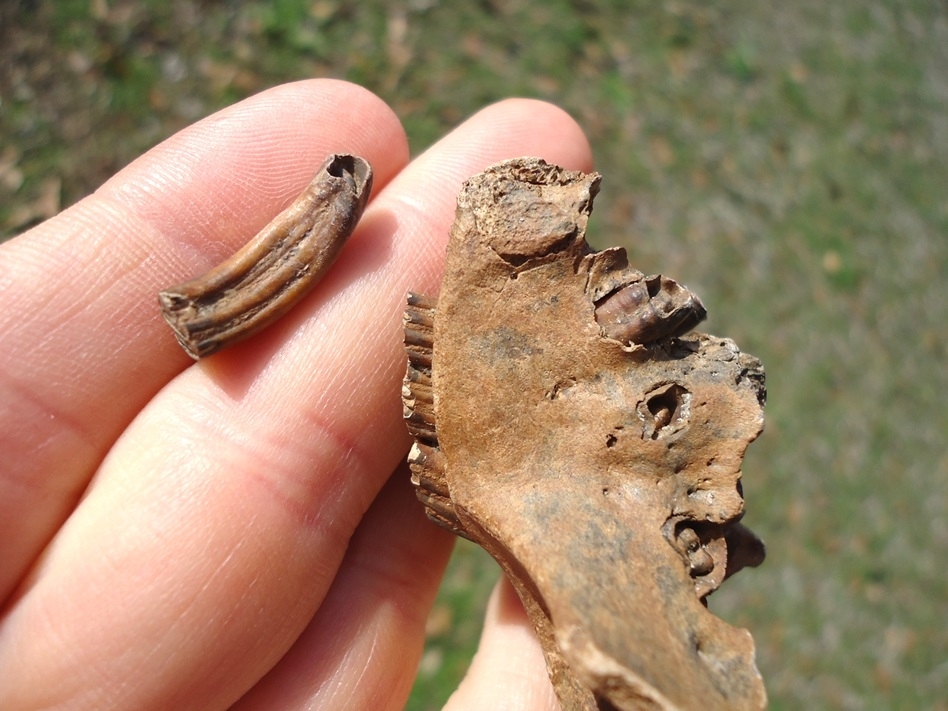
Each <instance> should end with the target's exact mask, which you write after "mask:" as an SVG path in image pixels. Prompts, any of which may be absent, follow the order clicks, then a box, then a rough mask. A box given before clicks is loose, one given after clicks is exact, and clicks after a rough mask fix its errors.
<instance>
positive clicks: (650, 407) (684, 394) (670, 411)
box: [643, 383, 691, 439]
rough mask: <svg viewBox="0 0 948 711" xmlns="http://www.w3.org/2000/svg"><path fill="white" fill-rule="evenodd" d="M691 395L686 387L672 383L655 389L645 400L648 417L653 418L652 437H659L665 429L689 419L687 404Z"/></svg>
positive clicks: (651, 423)
mask: <svg viewBox="0 0 948 711" xmlns="http://www.w3.org/2000/svg"><path fill="white" fill-rule="evenodd" d="M690 397H691V393H689V392H688V391H687V390H686V389H685V388H683V387H682V386H680V385H678V384H677V383H672V384H671V385H668V386H666V387H663V388H660V389H659V390H657V391H655V392H654V394H653V395H651V397H649V398H648V399H647V400H646V401H645V409H646V410H647V412H648V419H650V420H651V422H650V423H649V424H650V425H651V438H652V439H658V438H659V437H660V436H661V435H662V434H663V430H665V429H666V428H668V427H670V426H672V425H675V424H678V423H680V422H681V421H683V420H686V419H687V417H688V411H687V410H688V407H687V405H688V400H689V398H690ZM643 414H644V413H643Z"/></svg>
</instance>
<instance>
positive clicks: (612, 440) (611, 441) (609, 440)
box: [606, 434, 616, 447]
mask: <svg viewBox="0 0 948 711" xmlns="http://www.w3.org/2000/svg"><path fill="white" fill-rule="evenodd" d="M615 445H616V436H615V435H614V434H610V435H606V446H607V447H615Z"/></svg>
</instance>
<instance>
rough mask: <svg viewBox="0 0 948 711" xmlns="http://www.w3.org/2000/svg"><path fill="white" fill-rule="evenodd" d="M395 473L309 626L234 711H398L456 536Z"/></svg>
mask: <svg viewBox="0 0 948 711" xmlns="http://www.w3.org/2000/svg"><path fill="white" fill-rule="evenodd" d="M409 477H410V474H409V472H408V470H407V467H405V466H402V467H399V468H398V469H397V470H396V472H395V476H394V477H393V479H391V480H390V481H389V482H388V484H387V485H386V486H385V488H384V489H383V490H382V492H381V493H380V494H379V497H378V499H376V501H375V503H374V504H373V505H372V508H370V509H369V511H368V513H367V515H366V517H365V519H364V520H363V522H362V523H361V524H360V526H359V529H358V530H357V531H356V533H355V535H354V536H353V539H352V542H351V543H350V544H349V549H348V550H347V551H346V557H345V559H344V560H343V562H342V565H341V566H340V569H339V573H338V575H337V576H336V579H335V581H333V584H332V587H331V588H330V589H329V592H328V594H327V595H326V599H325V601H324V602H323V604H322V606H321V607H320V608H319V611H318V612H317V613H316V616H315V617H314V618H313V620H312V622H310V624H309V625H308V626H307V628H306V630H305V631H304V632H303V634H302V635H301V636H300V638H299V639H298V640H297V641H296V643H295V644H294V645H293V648H292V649H290V651H289V652H288V653H287V654H286V656H285V657H283V659H281V660H280V662H279V663H278V664H277V666H276V667H275V668H274V669H273V670H272V671H271V672H270V673H269V674H267V676H265V677H264V678H263V679H262V680H261V682H260V683H259V684H257V685H256V686H255V687H254V688H253V689H252V690H251V691H250V693H249V694H247V695H246V696H245V697H244V698H242V699H241V700H240V702H239V703H238V704H237V705H236V706H235V707H234V711H251V710H253V709H261V710H266V711H276V710H277V709H301V708H312V709H338V710H339V711H344V710H345V709H374V710H378V711H384V710H385V709H401V708H404V705H405V701H406V700H407V698H408V694H409V692H410V691H411V685H412V681H413V679H414V677H415V673H416V671H417V668H418V660H419V659H420V657H421V652H422V650H423V648H424V637H425V634H424V629H425V620H426V619H427V616H428V612H429V609H430V607H431V604H432V602H433V601H434V596H435V593H436V592H437V588H438V583H439V582H440V580H441V576H442V574H443V572H444V567H445V565H446V564H447V560H448V556H449V554H450V551H451V546H452V544H453V538H454V537H453V536H452V535H451V534H449V533H447V532H446V531H444V530H443V529H440V528H438V527H437V526H435V525H434V524H432V523H431V522H430V521H428V520H427V518H426V517H425V515H424V513H423V508H422V506H421V504H420V503H419V502H418V500H417V498H416V497H415V494H414V491H412V487H411V484H410V482H409Z"/></svg>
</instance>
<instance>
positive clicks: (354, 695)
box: [0, 80, 591, 710]
mask: <svg viewBox="0 0 948 711" xmlns="http://www.w3.org/2000/svg"><path fill="white" fill-rule="evenodd" d="M333 152H347V153H354V154H357V155H360V156H364V157H365V158H367V159H368V160H369V161H370V162H371V164H372V166H373V169H374V171H375V176H376V179H375V188H374V194H373V197H372V200H371V202H370V204H369V206H368V208H367V210H366V212H365V215H364V217H363V220H362V222H361V223H360V225H359V228H358V230H357V232H356V234H355V235H354V236H353V237H352V238H351V240H350V242H349V244H348V245H347V246H346V248H345V249H344V251H343V254H342V255H341V257H340V258H339V261H338V262H337V263H336V264H335V265H334V267H333V268H332V270H331V271H330V273H329V275H328V276H327V278H326V279H325V280H324V281H323V282H322V283H320V284H319V285H318V286H317V287H316V289H315V290H314V291H313V292H311V293H310V295H309V296H308V297H307V298H306V299H304V301H302V302H301V303H300V304H299V305H298V306H297V308H295V309H294V310H293V311H292V312H291V313H290V314H288V315H287V316H286V317H284V319H283V320H281V321H280V322H279V323H278V324H276V325H275V326H273V327H271V328H270V329H269V330H267V331H265V332H263V333H261V334H259V335H258V336H256V337H254V338H252V339H250V340H248V341H246V342H244V343H241V344H238V345H236V346H234V347H233V348H232V349H229V350H227V351H224V352H221V353H219V354H217V355H215V356H212V357H211V358H209V359H207V361H206V362H201V363H198V364H196V365H194V364H192V361H191V359H190V358H189V357H188V356H187V355H186V354H185V353H184V352H183V351H181V349H180V348H179V347H178V345H177V343H176V342H175V340H174V338H173V337H172V334H171V332H170V331H169V330H168V328H167V326H166V325H165V324H164V322H163V321H162V319H161V317H160V315H159V313H158V310H157V307H156V305H155V304H156V294H157V293H158V291H159V290H160V289H161V288H163V287H165V286H167V285H168V284H173V283H177V282H179V281H181V280H183V279H185V278H188V277H189V276H191V275H194V274H198V273H202V272H203V271H205V270H206V269H208V268H209V267H211V266H212V265H214V264H217V263H219V262H220V261H222V259H224V258H225V257H226V256H228V255H229V254H232V253H233V252H234V251H235V250H236V249H237V248H239V247H240V246H241V245H242V244H243V243H245V242H246V241H247V239H248V238H249V237H250V236H252V235H253V234H254V233H255V232H256V231H257V230H259V229H260V228H261V227H262V226H263V225H264V224H266V222H267V221H268V220H269V219H271V218H272V216H273V215H274V214H276V212H278V211H279V210H280V209H281V208H282V207H283V206H285V205H286V204H288V202H289V201H290V200H291V199H292V198H293V197H294V196H295V195H297V194H299V192H300V191H301V190H302V188H303V187H304V186H305V185H306V183H307V182H308V181H309V180H310V179H311V178H312V175H313V172H314V170H315V169H316V168H317V167H318V166H319V165H320V164H321V163H322V161H323V160H324V158H325V157H326V155H328V154H330V153H333ZM525 154H526V155H540V156H543V157H545V158H546V159H547V160H550V161H551V162H556V163H559V164H561V165H565V166H568V167H571V168H574V169H583V170H588V169H590V167H591V166H590V160H591V159H590V153H589V147H588V144H587V142H586V139H585V138H584V136H583V134H582V132H581V130H580V129H579V128H578V126H577V125H576V124H575V122H574V121H573V120H572V119H570V118H569V117H568V116H567V115H566V114H565V113H563V112H562V111H560V110H559V109H557V108H555V107H553V106H550V105H548V104H544V103H541V102H535V101H524V100H511V101H506V102H503V103H500V104H497V105H494V106H491V107H489V108H487V109H485V110H483V111H481V112H480V113H478V114H476V115H475V116H473V117H472V118H470V119H469V120H468V121H466V122H465V123H464V124H462V125H461V126H459V127H458V128H457V129H456V130H454V131H453V132H451V133H450V134H449V135H448V136H446V137H445V138H444V139H443V140H442V141H440V142H439V143H437V144H436V145H434V146H433V147H431V148H430V149H429V150H428V151H426V152H425V153H423V154H421V155H420V156H418V158H416V159H415V160H413V161H409V160H408V146H407V142H406V139H405V135H404V132H403V129H402V127H401V125H400V124H399V121H398V120H397V118H396V117H395V116H394V114H393V113H392V111H391V110H390V109H389V108H388V107H387V106H385V105H384V103H382V102H381V101H380V100H379V99H378V98H377V97H375V96H373V95H371V94H370V93H368V92H367V91H365V90H363V89H361V88H359V87H356V86H353V85H350V84H346V83H343V82H336V81H328V80H315V81H305V82H300V83H296V84H290V85H285V86H281V87H278V88H275V89H272V90H270V91H267V92H264V93H262V94H260V95H258V96H255V97H253V98H251V99H249V100H247V101H244V102H242V103H240V104H238V105H236V106H234V107H231V108H230V109H227V110H225V111H222V112H221V113H219V114H216V115H214V116H212V117H210V118H209V119H206V120H205V121H202V122H200V123H198V124H196V125H195V126H192V127H190V128H188V129H186V130H184V131H182V132H181V133H179V134H177V135H176V136H174V137H173V138H171V139H169V140H168V141H166V142H165V143H163V144H161V145H159V146H158V147H156V148H155V149H154V150H152V151H150V152H149V153H147V154H146V155H144V156H143V157H142V158H140V159H139V160H138V161H136V162H134V163H133V164H131V165H130V166H129V167H128V168H126V169H125V170H123V171H122V172H121V173H120V174H118V175H116V176H115V177H114V178H113V179H112V180H110V181H109V182H108V183H106V184H105V185H104V186H103V187H102V188H101V189H100V190H99V191H98V192H96V193H95V194H94V195H93V196H91V197H89V198H87V199H86V200H83V201H82V202H80V203H79V204H77V205H76V206H74V207H72V208H70V209H69V210H66V211H65V212H64V213H62V214H61V215H59V216H58V217H56V218H53V219H52V220H50V221H48V222H47V223H44V224H42V225H40V226H39V227H37V228H35V229H33V230H31V231H30V232H28V233H26V234H24V235H23V236H21V237H19V238H16V239H14V240H12V241H10V242H8V243H6V244H4V245H3V246H2V247H0V290H2V301H0V303H2V305H3V306H2V308H3V312H2V314H3V315H2V317H0V451H2V452H3V453H4V457H3V462H2V469H0V540H3V547H2V551H0V555H2V558H0V591H2V595H3V597H4V598H5V599H6V603H5V606H4V608H3V617H2V620H0V707H2V708H3V709H28V708H39V707H42V708H69V709H84V708H95V709H101V708H122V709H124V708H128V709H168V708H175V709H188V708H194V709H223V708H228V707H234V708H240V709H252V708H261V709H289V708H300V707H302V706H304V705H307V706H308V707H311V708H332V709H385V708H392V709H400V708H402V707H403V705H404V702H405V699H406V697H407V695H408V693H409V690H410V688H411V685H412V682H413V679H414V675H415V671H416V668H417V663H418V659H419V656H420V654H421V650H422V647H423V642H424V624H425V619H426V616H427V613H428V609H429V607H430V605H431V601H432V599H433V597H434V594H435V591H436V588H437V585H438V583H439V580H440V577H441V574H442V572H443V569H444V566H445V563H446V560H447V557H448V555H449V553H450V550H451V537H450V535H449V534H447V533H445V532H443V531H441V530H440V529H438V528H437V527H435V526H434V525H432V524H430V523H429V522H428V521H427V520H426V519H425V518H424V515H423V512H422V509H421V507H420V506H419V505H418V503H417V502H416V501H415V500H414V497H413V495H412V494H411V491H410V484H409V477H408V473H407V469H406V468H404V467H402V466H400V464H399V463H400V462H402V461H403V459H404V456H405V453H406V451H407V449H408V444H409V441H408V435H407V432H406V431H405V427H404V424H403V422H402V421H401V414H402V413H401V405H400V402H399V392H400V387H399V381H400V378H401V376H402V373H403V371H404V352H403V350H402V346H401V335H400V331H401V322H400V313H401V310H402V308H403V305H404V295H405V293H406V292H407V291H408V290H409V288H412V289H418V290H425V291H428V292H431V293H435V292H436V291H437V287H438V284H439V280H440V275H441V268H442V262H443V255H444V245H445V240H446V237H447V234H448V230H449V227H450V224H451V221H452V219H453V216H454V209H455V198H456V195H457V192H458V189H459V187H460V184H461V182H462V181H463V180H464V179H465V178H467V177H468V176H470V175H471V174H473V173H475V172H477V171H479V170H481V169H483V168H484V167H485V166H487V165H489V164H491V163H494V162H496V161H498V160H501V159H504V158H508V157H511V156H518V155H525ZM393 472H394V476H392V477H391V479H390V475H392V473H393ZM386 482H388V483H386ZM502 705H503V706H502ZM448 706H449V708H451V709H467V708H471V709H482V708H501V707H503V708H507V709H537V710H540V709H555V708H556V707H557V705H556V701H555V698H554V695H553V692H552V689H551V686H550V683H549V681H548V679H547V675H546V670H545V668H544V663H543V659H542V654H541V652H540V649H539V647H538V645H537V642H536V640H535V639H534V637H533V635H532V633H531V632H530V629H529V625H528V624H527V622H526V620H525V618H524V615H523V612H522V609H521V608H520V607H519V605H518V603H517V602H516V598H515V597H514V596H512V595H511V593H510V591H509V589H508V588H506V587H504V586H501V587H499V588H498V590H497V592H496V593H495V596H494V598H493V601H492V603H491V607H490V610H489V612H488V616H487V621H486V625H485V631H484V636H483V638H482V642H481V646H480V650H479V652H478V655H477V658H476V659H475V662H474V664H473V665H472V667H471V671H470V672H469V674H468V676H467V678H466V679H465V680H464V682H463V683H462V685H461V687H460V688H459V690H458V691H457V693H456V694H455V695H454V696H453V697H452V699H451V701H450V702H449V704H448Z"/></svg>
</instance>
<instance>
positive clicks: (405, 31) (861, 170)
mask: <svg viewBox="0 0 948 711" xmlns="http://www.w3.org/2000/svg"><path fill="white" fill-rule="evenodd" d="M311 76H334V77H340V78H346V79H350V80H352V81H355V82H359V83H361V84H363V85H365V86H367V87H368V88H370V89H372V90H373V91H375V92H376V93H378V94H379V95H380V96H382V97H383V98H384V99H385V100H387V101H388V102H389V103H390V104H391V105H392V106H393V107H394V109H395V110H396V112H397V113H398V114H399V115H400V116H401V118H402V120H403V121H404V123H405V126H406V128H407V131H408V134H409V137H410V140H411V145H412V149H413V152H414V153H416V154H417V153H418V152H420V151H422V150H423V149H424V148H425V147H426V146H427V145H428V144H430V143H431V142H432V141H433V140H435V139H436V138H437V137H439V136H440V135H442V134H443V133H444V132H446V131H447V130H449V129H450V128H451V127H452V126H454V125H455V124H457V123H458V122H459V121H461V120H462V119H463V118H464V117H466V116H468V115H469V114H471V113H472V112H474V111H476V110H477V109H478V108H480V107H481V106H483V105H484V104H487V103H489V102H492V101H495V100H497V99H500V98H503V97H505V96H509V95H525V96H534V97H540V98H544V99H548V100H550V101H553V102H555V103H557V104H559V105H560V106H562V107H564V108H565V109H567V110H568V111H570V112H571V113H572V114H573V116H575V117H576V119H577V120H578V121H579V122H580V123H581V124H582V125H583V126H584V127H585V129H586V131H587V133H588V135H589V137H590V139H591V141H592V143H593V146H594V149H595V154H596V160H597V167H598V169H599V170H600V172H602V173H603V174H604V176H605V180H604V183H603V190H602V193H601V195H600V196H599V198H598V199H597V210H596V213H595V214H594V216H593V220H592V233H591V240H592V241H593V243H594V244H595V245H596V246H598V247H605V246H609V245H612V244H624V245H625V246H627V247H628V248H629V251H630V256H631V260H632V263H633V264H635V265H636V266H638V267H639V268H641V269H642V270H643V271H646V272H659V271H660V272H663V273H666V274H670V275H673V276H674V277H676V278H678V279H680V280H681V281H683V282H684V283H686V284H688V285H689V286H690V287H692V288H693V289H694V290H695V291H696V292H697V293H698V294H700V295H701V297H702V299H703V300H704V302H705V304H706V305H707V306H708V307H709V311H710V314H711V316H710V320H709V322H708V324H707V330H708V331H710V332H712V333H718V334H720V335H727V336H731V337H733V338H734V339H735V340H736V341H737V342H738V344H739V345H740V346H741V347H742V349H743V350H746V351H748V352H750V353H754V354H755V355H758V356H760V357H761V358H762V359H763V361H764V363H765V365H766V367H767V370H768V385H769V391H770V397H769V402H768V408H767V418H768V420H767V430H766V432H765V434H764V435H763V437H762V438H761V439H760V440H759V441H758V442H757V443H755V444H754V445H753V446H752V447H751V449H750V452H749V455H748V457H747V460H746V462H745V486H744V490H745V494H746V498H747V501H748V511H749V512H748V515H747V517H746V519H745V521H746V522H748V523H749V524H750V525H751V527H752V528H754V529H755V530H757V531H758V532H759V533H760V534H761V535H762V536H763V537H764V539H765V540H766V541H767V542H768V546H769V557H768V560H767V562H766V563H765V564H764V566H763V567H762V568H760V569H758V570H752V571H747V572H745V573H743V574H742V575H740V576H738V577H737V578H735V579H734V580H732V581H730V582H729V583H728V584H727V585H726V586H724V588H723V589H722V590H721V591H719V592H718V593H716V594H715V596H714V597H713V598H712V600H711V606H712V609H714V610H715V611H716V612H717V613H718V614H720V615H722V616H723V617H725V618H726V619H728V620H729V621H731V622H733V623H735V624H738V625H741V626H746V627H748V628H749V629H750V630H751V631H752V632H753V634H754V637H755V639H756V641H757V646H758V662H759V666H760V668H761V670H762V672H763V674H764V678H765V680H766V682H767V687H768V691H769V694H770V697H771V707H772V708H774V709H798V708H821V709H887V708H890V709H948V572H946V566H948V447H946V445H945V438H946V434H948V406H946V404H945V397H946V395H948V392H946V385H948V368H946V342H948V337H946V327H948V319H946V315H948V313H946V312H948V199H946V198H948V195H946V193H948V5H946V4H945V2H943V1H941V0H939V1H937V2H936V0H928V1H923V0H903V1H897V0H837V1H836V2H832V3H827V2H825V1H824V0H795V1H794V2H792V3H790V2H775V1H769V2H751V1H749V0H720V1H719V2H716V3H714V4H713V6H711V4H710V3H704V2H698V1H697V0H667V1H666V2H662V3H656V2H642V1H631V2H630V1H628V0H533V1H531V0H457V1H455V2H450V3H449V2H446V1H444V0H403V1H401V2H393V1H388V2H384V1H381V0H364V1H363V2H359V3H355V2H343V1H341V0H271V1H269V2H262V1H259V0H247V1H245V2H237V1H231V2H225V1H224V0H217V1H215V0H170V1H167V0H160V1H159V0H138V1H131V0H57V1H55V2H53V1H52V0H46V1H43V0H33V1H30V0H3V2H2V3H0V229H2V231H3V234H4V235H6V236H10V235H12V234H15V233H16V232H18V231H20V230H22V229H24V228H26V227H28V226H30V225H31V224H34V223H35V222H37V221H39V220H41V219H43V218H45V217H47V216H49V215H51V214H54V213H55V212H56V211H58V210H59V209H61V208H62V207H65V206H67V205H69V204H71V203H73V202H75V201H76V200H78V199H79V198H81V197H82V196H84V195H86V194H88V193H89V192H91V191H92V190H94V189H95V188H96V187H97V186H98V185H99V184H100V183H101V182H103V181H104V180H105V179H106V178H107V177H108V176H110V175H111V174H112V173H114V172H115V171H116V170H118V169H119V168H121V167H122V166H123V165H125V164H126V163H127V162H129V161H130V160H131V159H133V158H134V157H136V156H137V155H138V154H140V153H141V152H143V151H145V150H147V149H148V148H149V147H151V146H153V145H154V144H155V143H157V142H159V141H160V140H162V139H163V138H165V137H166V136H168V135H170V134H171V133H173V132H174V131H176V130H178V129H180V128H182V127H184V126H185V125H187V124H189V123H191V122H193V121H195V120H197V119H199V118H201V117H203V116H206V115H207V114H209V113H211V112H213V111H214V110H216V109H218V108H220V107H222V106H225V105H227V104H229V103H232V102H234V101H237V100H239V99H241V98H243V97H245V96H248V95H249V94H252V93H254V92H256V91H259V90H261V89H263V88H265V87H268V86H271V85H273V84H276V83H280V82H284V81H288V80H292V79H298V78H304V77H311ZM496 570H497V569H496V568H495V567H494V565H493V563H492V562H491V561H490V560H489V559H486V556H485V555H484V554H482V553H481V552H480V551H479V549H476V548H474V547H472V546H468V545H466V544H465V545H461V546H459V548H458V551H457V553H456V555H455V557H454V559H453V561H452V564H451V568H450V570H449V573H448V576H447V578H446V580H445V583H444V585H443V588H442V592H441V594H440V596H439V599H438V602H437V604H436V606H435V609H434V611H433V613H432V615H431V619H430V620H429V630H428V632H429V642H428V647H427V650H426V653H425V656H424V658H423V660H422V665H421V670H420V672H419V678H418V681H417V682H416V685H415V690H414V692H413V695H412V698H411V701H410V702H409V708H410V709H412V710H414V711H423V710H427V709H435V708H440V707H441V705H442V704H443V702H444V700H445V699H446V698H447V696H448V695H449V694H450V692H451V690H452V689H453V688H454V687H455V685H456V684H457V682H458V680H459V678H460V677H461V676H462V675H463V673H464V670H465V669H466V666H467V663H468V661H469V659H470V655H471V653H472V651H473V649H474V647H475V645H476V642H477V637H478V633H479V628H480V622H481V615H482V611H483V608H484V604H485V601H486V597H487V594H488V592H489V590H490V588H491V586H492V584H493V581H494V579H495V577H496V575H497V572H496Z"/></svg>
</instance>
